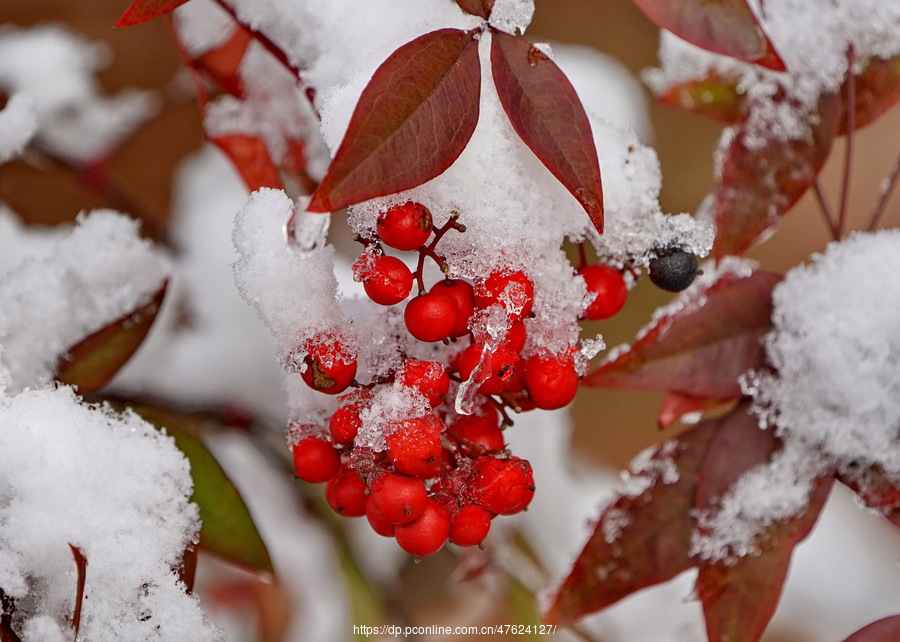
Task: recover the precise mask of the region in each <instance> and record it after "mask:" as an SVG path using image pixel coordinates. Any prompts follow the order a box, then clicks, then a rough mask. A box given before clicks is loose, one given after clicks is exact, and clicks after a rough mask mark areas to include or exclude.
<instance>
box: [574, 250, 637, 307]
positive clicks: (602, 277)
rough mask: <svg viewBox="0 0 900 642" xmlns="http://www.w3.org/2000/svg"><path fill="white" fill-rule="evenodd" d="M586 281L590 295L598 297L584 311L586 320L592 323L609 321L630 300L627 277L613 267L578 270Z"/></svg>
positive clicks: (600, 266)
mask: <svg viewBox="0 0 900 642" xmlns="http://www.w3.org/2000/svg"><path fill="white" fill-rule="evenodd" d="M578 274H580V275H581V278H583V279H584V283H585V285H587V291H588V293H589V294H595V295H596V297H595V298H594V300H593V301H591V303H590V304H589V305H588V307H587V308H585V310H584V318H585V319H588V320H590V321H598V320H600V319H608V318H610V317H611V316H614V315H615V314H616V313H617V312H618V311H619V310H621V309H622V306H624V305H625V299H626V298H628V286H627V285H626V284H625V277H623V276H622V273H621V272H619V271H618V270H617V269H616V268H614V267H612V266H611V265H600V264H597V265H588V266H586V267H583V268H581V269H580V270H578Z"/></svg>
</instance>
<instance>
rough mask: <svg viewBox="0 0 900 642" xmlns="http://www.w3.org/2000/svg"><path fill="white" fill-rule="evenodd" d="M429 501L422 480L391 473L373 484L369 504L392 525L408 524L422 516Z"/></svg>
mask: <svg viewBox="0 0 900 642" xmlns="http://www.w3.org/2000/svg"><path fill="white" fill-rule="evenodd" d="M427 499H428V491H427V490H426V489H425V482H424V481H422V479H420V478H419V477H410V476H408V475H402V474H400V473H390V472H389V473H385V474H384V475H382V476H381V477H379V478H378V479H376V480H375V483H374V484H372V494H371V495H370V496H369V503H370V504H373V505H374V507H375V509H376V510H377V511H378V513H379V514H380V515H381V516H382V517H383V518H384V519H386V520H387V521H388V522H390V523H391V524H406V523H407V522H411V521H413V520H414V519H417V518H418V517H419V515H421V514H422V511H423V510H425V502H426V500H427Z"/></svg>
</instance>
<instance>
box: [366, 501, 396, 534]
mask: <svg viewBox="0 0 900 642" xmlns="http://www.w3.org/2000/svg"><path fill="white" fill-rule="evenodd" d="M366 519H367V520H368V521H369V526H371V527H372V530H373V531H375V532H376V533H378V534H379V535H381V536H382V537H393V536H394V525H393V524H391V523H390V522H389V521H387V520H386V519H385V518H384V517H382V516H381V513H379V512H378V509H377V508H375V505H374V504H373V503H372V498H371V497H369V501H367V502H366Z"/></svg>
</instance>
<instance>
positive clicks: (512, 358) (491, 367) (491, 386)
mask: <svg viewBox="0 0 900 642" xmlns="http://www.w3.org/2000/svg"><path fill="white" fill-rule="evenodd" d="M483 351H484V346H483V345H482V344H480V343H473V344H472V345H470V346H469V347H468V348H466V349H465V350H463V353H462V355H460V357H459V376H460V377H462V379H463V381H468V380H469V379H470V377H471V376H472V372H473V371H474V370H475V368H476V366H478V363H479V362H480V361H481V354H482V352H483ZM517 361H519V355H517V354H516V353H515V352H513V351H512V350H510V349H509V348H507V347H505V346H500V347H499V348H497V349H496V350H495V351H494V353H493V354H492V355H491V356H490V358H489V359H488V361H487V363H485V364H484V366H483V367H482V369H481V371H480V372H479V373H478V374H477V375H476V376H477V379H476V380H477V381H478V382H479V383H480V385H479V386H478V391H479V392H480V393H481V394H484V395H494V394H497V393H499V392H503V390H505V389H506V387H507V386H508V385H509V383H510V382H511V381H512V380H513V377H514V376H515V373H516V370H515V368H516V362H517Z"/></svg>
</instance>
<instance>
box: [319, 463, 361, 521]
mask: <svg viewBox="0 0 900 642" xmlns="http://www.w3.org/2000/svg"><path fill="white" fill-rule="evenodd" d="M325 499H326V500H328V504H329V505H330V506H331V507H332V508H333V509H334V510H335V512H337V513H339V514H341V515H343V516H344V517H362V516H363V515H365V514H366V501H367V500H368V488H367V487H366V483H365V482H364V481H363V480H362V479H360V478H359V475H358V474H357V473H356V471H355V470H350V469H348V470H345V471H344V472H342V473H341V474H340V475H338V476H337V477H335V478H334V479H332V480H331V481H330V482H328V486H326V487H325Z"/></svg>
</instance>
